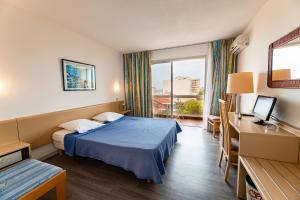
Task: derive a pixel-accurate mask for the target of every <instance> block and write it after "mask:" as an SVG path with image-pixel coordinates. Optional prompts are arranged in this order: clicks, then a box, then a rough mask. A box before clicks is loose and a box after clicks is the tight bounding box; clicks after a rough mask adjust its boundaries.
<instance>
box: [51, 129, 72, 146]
mask: <svg viewBox="0 0 300 200" xmlns="http://www.w3.org/2000/svg"><path fill="white" fill-rule="evenodd" d="M67 134H70V133H69V132H67V131H56V132H55V133H53V135H52V139H53V145H54V146H55V147H56V148H58V149H61V150H64V149H65V148H64V138H65V135H67Z"/></svg>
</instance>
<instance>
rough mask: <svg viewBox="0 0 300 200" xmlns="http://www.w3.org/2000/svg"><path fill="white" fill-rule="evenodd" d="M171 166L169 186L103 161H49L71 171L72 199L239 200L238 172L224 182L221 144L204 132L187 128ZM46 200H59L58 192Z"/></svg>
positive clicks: (61, 157) (58, 158) (167, 177)
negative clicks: (219, 162) (147, 179)
mask: <svg viewBox="0 0 300 200" xmlns="http://www.w3.org/2000/svg"><path fill="white" fill-rule="evenodd" d="M182 128H183V132H181V133H179V134H178V142H177V144H176V146H175V148H174V150H173V152H172V154H171V156H170V157H169V159H168V161H167V162H166V174H165V175H163V184H153V183H147V182H146V181H143V180H138V179H137V178H136V177H135V176H134V174H132V173H131V172H127V171H125V170H123V169H121V168H118V167H114V166H110V165H107V164H105V163H103V162H101V161H98V160H94V159H89V158H81V157H68V156H66V155H57V156H54V157H51V158H49V159H47V160H46V161H45V162H48V163H51V164H54V165H57V166H60V167H62V168H64V169H66V170H67V188H68V199H70V200H96V199H97V200H98V199H101V200H142V199H145V200H218V199H220V200H226V199H228V200H229V199H230V200H231V199H237V198H236V176H237V169H236V167H232V169H231V170H230V174H229V181H228V183H226V182H225V181H224V178H223V177H224V171H225V164H226V163H225V161H223V163H222V168H219V167H218V160H219V150H220V148H219V140H218V139H215V138H213V136H212V134H211V133H208V132H206V131H204V130H203V129H202V128H200V127H188V126H182ZM41 199H42V200H49V199H55V193H54V191H50V192H48V193H47V194H46V195H44V196H43V197H42V198H41Z"/></svg>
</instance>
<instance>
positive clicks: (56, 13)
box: [8, 0, 267, 52]
mask: <svg viewBox="0 0 300 200" xmlns="http://www.w3.org/2000/svg"><path fill="white" fill-rule="evenodd" d="M8 1H9V2H10V3H14V4H15V5H16V6H18V7H21V8H23V9H26V10H30V11H32V12H35V13H37V14H40V15H43V16H46V17H48V18H51V19H52V20H54V21H56V22H58V23H60V24H63V25H64V26H66V27H68V28H71V29H73V30H74V31H76V32H79V33H81V34H84V35H86V36H88V37H91V38H93V39H95V40H97V41H99V42H101V43H103V44H105V45H107V46H110V47H112V48H114V49H116V50H118V51H121V52H132V51H139V50H149V49H158V48H166V47H174V46H180V45H187V44H195V43H201V42H207V41H212V40H216V39H222V38H228V37H232V36H235V35H237V34H238V33H240V32H241V31H242V30H243V29H244V28H245V27H246V25H247V24H248V23H249V22H250V20H251V19H252V17H254V15H255V14H256V12H257V11H258V10H259V8H260V7H261V6H262V5H263V4H264V3H265V2H266V1H267V0H8Z"/></svg>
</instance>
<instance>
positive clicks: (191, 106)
mask: <svg viewBox="0 0 300 200" xmlns="http://www.w3.org/2000/svg"><path fill="white" fill-rule="evenodd" d="M176 107H177V109H178V112H179V114H190V115H200V114H202V113H203V104H202V103H201V101H199V100H196V99H191V100H188V101H186V102H184V103H180V105H179V104H178V105H176Z"/></svg>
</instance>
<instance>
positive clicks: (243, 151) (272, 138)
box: [229, 113, 299, 163]
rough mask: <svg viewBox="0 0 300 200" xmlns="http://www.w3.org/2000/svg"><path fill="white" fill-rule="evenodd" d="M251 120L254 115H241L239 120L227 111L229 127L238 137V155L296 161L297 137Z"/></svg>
mask: <svg viewBox="0 0 300 200" xmlns="http://www.w3.org/2000/svg"><path fill="white" fill-rule="evenodd" d="M253 121H255V118H254V117H249V116H243V118H242V119H241V120H239V119H238V117H237V115H236V114H235V113H229V123H230V125H231V127H230V128H231V129H232V131H234V132H236V135H237V136H238V137H239V143H240V144H239V145H240V146H239V155H242V156H252V157H257V158H264V159H271V160H277V161H283V162H291V163H298V159H299V137H297V136H296V135H294V134H292V133H290V132H288V131H286V130H284V129H281V128H278V129H277V130H274V129H268V128H267V127H266V126H261V125H258V124H255V123H253Z"/></svg>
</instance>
